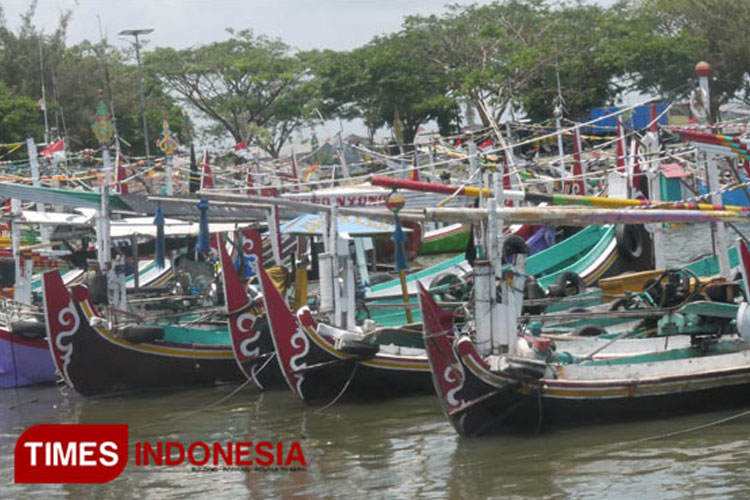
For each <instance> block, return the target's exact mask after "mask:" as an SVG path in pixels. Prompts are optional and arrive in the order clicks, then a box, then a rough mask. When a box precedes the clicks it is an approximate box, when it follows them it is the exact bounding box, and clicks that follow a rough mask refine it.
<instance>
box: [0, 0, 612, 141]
mask: <svg viewBox="0 0 750 500" xmlns="http://www.w3.org/2000/svg"><path fill="white" fill-rule="evenodd" d="M589 1H591V2H596V3H599V4H605V5H608V4H611V3H612V2H613V1H614V0H589ZM29 3H30V0H0V6H2V8H3V11H4V16H5V20H6V23H7V24H8V26H9V27H10V28H11V29H15V28H17V27H18V25H19V24H20V21H19V15H20V14H21V13H22V12H24V11H25V10H26V9H27V8H28V6H29ZM447 3H453V4H462V5H468V4H472V3H479V4H487V3H490V0H38V7H37V12H36V16H35V17H34V24H35V25H36V26H37V27H39V28H41V29H43V30H44V31H45V32H46V33H50V32H52V31H53V30H54V29H55V28H56V26H57V24H58V19H59V16H60V13H61V12H62V11H63V10H67V9H71V8H72V9H73V17H72V20H71V22H70V26H69V28H68V43H69V44H75V43H78V42H81V41H83V40H87V39H88V40H92V41H96V40H98V39H99V22H98V18H97V16H99V17H100V18H101V25H102V29H103V31H104V33H105V35H106V36H107V38H108V39H109V42H110V43H112V44H114V45H117V46H123V45H125V44H127V43H129V42H130V41H131V40H132V38H122V37H118V36H117V33H118V32H120V31H122V30H125V29H136V28H153V29H154V30H155V31H154V32H153V33H151V34H150V35H148V36H147V37H146V39H147V40H148V47H151V48H153V47H157V46H170V47H175V48H184V47H189V46H192V45H200V44H203V43H208V42H212V41H218V40H224V39H226V38H227V37H228V36H229V35H228V34H227V32H226V29H227V28H234V29H247V28H250V29H252V30H253V31H255V32H256V33H258V34H265V35H268V36H272V37H278V38H281V39H282V40H283V41H284V42H286V43H287V44H289V45H291V46H292V47H294V48H297V49H302V50H305V49H315V48H317V49H335V50H348V49H352V48H354V47H358V46H360V45H363V44H365V43H367V42H368V41H370V40H371V39H372V38H373V37H374V36H377V35H381V34H384V33H391V32H394V31H397V30H398V29H399V28H400V27H401V23H402V21H403V18H404V17H405V16H408V15H412V14H422V15H428V14H440V13H442V12H445V5H446V4H447ZM339 126H340V125H339V124H338V123H332V122H328V123H326V125H325V126H324V127H323V130H319V133H322V134H323V135H333V134H334V133H335V132H336V131H337V130H338V128H339ZM345 128H347V129H348V130H349V131H351V132H354V133H359V134H364V133H365V128H364V126H363V125H362V124H361V123H359V122H353V123H347V124H345Z"/></svg>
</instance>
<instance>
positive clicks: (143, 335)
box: [120, 325, 164, 344]
mask: <svg viewBox="0 0 750 500" xmlns="http://www.w3.org/2000/svg"><path fill="white" fill-rule="evenodd" d="M120 335H121V336H122V338H123V339H125V340H127V341H128V342H132V343H134V344H140V343H143V342H152V341H154V340H163V339H164V328H162V327H161V326H156V325H148V326H141V325H134V326H127V327H125V328H123V329H122V330H120Z"/></svg>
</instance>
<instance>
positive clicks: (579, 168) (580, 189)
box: [567, 127, 586, 196]
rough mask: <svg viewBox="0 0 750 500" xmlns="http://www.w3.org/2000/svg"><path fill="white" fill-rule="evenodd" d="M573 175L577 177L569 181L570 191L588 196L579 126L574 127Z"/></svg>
mask: <svg viewBox="0 0 750 500" xmlns="http://www.w3.org/2000/svg"><path fill="white" fill-rule="evenodd" d="M573 177H575V179H574V180H573V181H572V182H568V183H567V184H568V186H567V187H568V189H570V193H571V194H574V195H578V196H586V186H585V184H584V183H583V164H582V163H581V136H580V134H579V132H578V127H576V128H575V129H573Z"/></svg>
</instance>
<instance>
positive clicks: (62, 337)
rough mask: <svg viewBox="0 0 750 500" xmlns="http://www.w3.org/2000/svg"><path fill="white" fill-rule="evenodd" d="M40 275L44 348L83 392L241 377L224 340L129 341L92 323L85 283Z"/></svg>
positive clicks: (188, 384)
mask: <svg viewBox="0 0 750 500" xmlns="http://www.w3.org/2000/svg"><path fill="white" fill-rule="evenodd" d="M43 280H44V299H45V315H46V323H47V341H48V343H49V349H50V351H51V352H52V354H53V359H54V361H55V365H56V366H57V368H58V370H59V371H60V373H61V374H62V376H63V379H64V380H65V382H66V383H67V384H68V385H69V386H71V387H73V388H74V389H75V390H76V391H77V392H79V393H80V394H82V395H84V396H87V397H91V396H99V395H106V394H116V393H123V392H132V391H140V390H145V389H162V388H172V387H191V386H196V385H206V384H215V383H220V382H233V381H240V380H242V379H243V375H242V374H241V373H240V371H239V369H238V368H237V364H236V362H235V360H234V356H233V355H232V350H231V347H230V346H229V345H221V344H217V345H196V344H195V343H191V344H179V343H175V342H165V341H156V340H155V341H147V342H142V343H137V344H136V343H133V342H129V341H127V340H124V339H122V338H120V337H119V336H117V335H115V334H114V333H113V332H111V331H109V330H108V329H107V328H105V327H104V326H92V325H96V324H97V323H102V321H101V318H100V317H99V314H98V312H97V311H96V309H95V308H94V306H93V304H92V303H91V301H90V299H89V297H88V291H87V289H86V288H85V287H83V286H80V285H79V286H76V287H74V288H73V289H72V290H71V293H70V294H68V292H67V290H65V287H64V285H63V283H62V280H60V276H59V274H57V273H56V272H50V273H45V275H44V276H43Z"/></svg>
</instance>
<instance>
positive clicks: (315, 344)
mask: <svg viewBox="0 0 750 500" xmlns="http://www.w3.org/2000/svg"><path fill="white" fill-rule="evenodd" d="M253 262H254V269H255V271H256V273H257V275H258V277H259V285H260V291H261V294H262V296H263V303H264V308H265V311H266V316H267V318H268V325H269V330H270V333H271V338H272V340H273V345H274V351H275V353H276V359H277V362H278V366H279V368H280V369H281V373H282V374H283V376H284V379H285V380H286V383H287V384H288V386H289V388H290V389H291V390H292V391H293V392H294V393H295V394H296V395H297V396H298V397H299V398H300V399H302V400H303V401H304V402H305V403H307V404H309V405H313V406H321V405H331V404H334V403H335V402H338V401H340V400H342V399H343V400H346V401H371V400H378V399H384V398H392V397H399V396H406V395H412V394H425V393H428V392H429V391H431V390H432V389H431V387H432V386H431V383H432V382H431V379H430V374H429V369H428V365H427V359H426V357H425V355H424V349H422V348H419V345H420V344H421V341H420V339H419V333H418V332H419V330H411V331H410V330H408V329H378V330H375V331H373V332H370V334H368V335H367V336H366V338H365V337H361V336H360V337H359V338H357V337H356V336H354V335H352V334H351V333H350V332H348V331H346V330H342V329H338V328H335V327H332V326H329V325H326V324H322V323H321V324H319V323H318V322H317V321H316V320H315V318H314V317H313V315H312V312H311V311H310V309H309V308H308V307H307V306H305V307H302V308H301V309H300V310H299V311H297V314H296V317H295V315H293V314H292V312H291V311H290V310H289V306H288V305H287V303H286V301H285V300H284V298H283V297H282V296H281V294H280V293H279V292H278V290H277V289H276V287H275V286H274V284H273V282H272V281H271V279H270V278H269V277H268V274H267V273H266V271H265V269H264V268H263V267H262V266H261V265H259V264H258V263H257V260H254V261H253ZM227 293H233V291H232V290H231V289H227ZM229 300H230V299H229V297H228V301H229ZM241 300H243V299H242V297H238V298H236V299H234V298H233V299H231V301H232V302H236V303H239V302H240V301H241ZM245 300H246V299H245ZM395 337H402V338H401V339H398V340H397V339H396V338H395ZM410 340H411V343H412V345H413V346H414V347H407V345H408V343H409V341H410Z"/></svg>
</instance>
